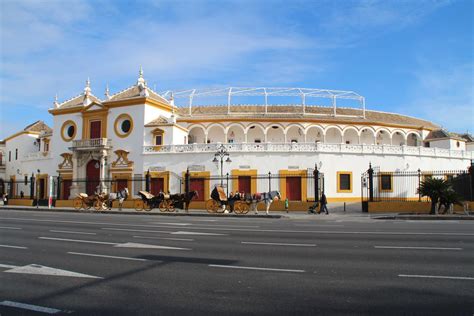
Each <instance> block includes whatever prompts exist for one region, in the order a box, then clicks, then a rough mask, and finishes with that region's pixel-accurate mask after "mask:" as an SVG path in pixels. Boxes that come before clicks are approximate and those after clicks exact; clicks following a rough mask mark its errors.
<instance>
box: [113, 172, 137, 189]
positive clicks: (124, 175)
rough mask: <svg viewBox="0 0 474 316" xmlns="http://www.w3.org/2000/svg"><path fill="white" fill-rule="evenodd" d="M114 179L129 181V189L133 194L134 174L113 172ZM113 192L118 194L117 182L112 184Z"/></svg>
mask: <svg viewBox="0 0 474 316" xmlns="http://www.w3.org/2000/svg"><path fill="white" fill-rule="evenodd" d="M112 179H113V180H117V179H119V180H127V188H128V192H132V179H133V177H132V173H115V172H112ZM111 192H117V182H114V183H113V184H112V191H111Z"/></svg>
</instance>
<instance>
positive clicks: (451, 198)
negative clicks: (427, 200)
mask: <svg viewBox="0 0 474 316" xmlns="http://www.w3.org/2000/svg"><path fill="white" fill-rule="evenodd" d="M461 199H462V198H461V196H460V195H459V194H458V193H457V192H456V191H454V190H453V189H452V187H451V185H450V183H449V187H448V189H447V190H445V191H444V192H443V194H442V195H441V197H440V198H439V207H438V213H439V210H440V209H441V206H444V213H443V214H447V213H448V211H449V209H450V207H451V205H456V204H457V205H461V206H462V203H461Z"/></svg>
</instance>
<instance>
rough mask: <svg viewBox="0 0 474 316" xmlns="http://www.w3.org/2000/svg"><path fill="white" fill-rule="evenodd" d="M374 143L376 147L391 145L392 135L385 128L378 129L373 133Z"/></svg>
mask: <svg viewBox="0 0 474 316" xmlns="http://www.w3.org/2000/svg"><path fill="white" fill-rule="evenodd" d="M375 142H376V144H377V145H391V144H392V134H391V133H390V131H389V130H388V129H386V128H379V129H377V132H376V133H375Z"/></svg>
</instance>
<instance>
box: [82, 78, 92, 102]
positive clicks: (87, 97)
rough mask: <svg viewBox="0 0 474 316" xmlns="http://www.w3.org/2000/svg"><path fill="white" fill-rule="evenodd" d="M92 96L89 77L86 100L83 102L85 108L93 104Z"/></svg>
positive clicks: (85, 93) (85, 94) (85, 89)
mask: <svg viewBox="0 0 474 316" xmlns="http://www.w3.org/2000/svg"><path fill="white" fill-rule="evenodd" d="M90 96H91V81H90V79H89V77H87V81H86V87H85V88H84V99H83V100H82V104H83V105H84V106H88V105H89V104H91V103H92V100H91V98H90Z"/></svg>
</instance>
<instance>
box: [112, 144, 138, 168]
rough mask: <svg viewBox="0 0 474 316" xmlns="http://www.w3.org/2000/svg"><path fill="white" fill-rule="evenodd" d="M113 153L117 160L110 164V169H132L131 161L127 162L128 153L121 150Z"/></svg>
mask: <svg viewBox="0 0 474 316" xmlns="http://www.w3.org/2000/svg"><path fill="white" fill-rule="evenodd" d="M114 153H115V154H116V155H117V160H115V161H114V162H112V168H132V167H133V161H130V160H128V154H129V153H130V152H128V151H126V150H123V149H118V150H116V151H114Z"/></svg>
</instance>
